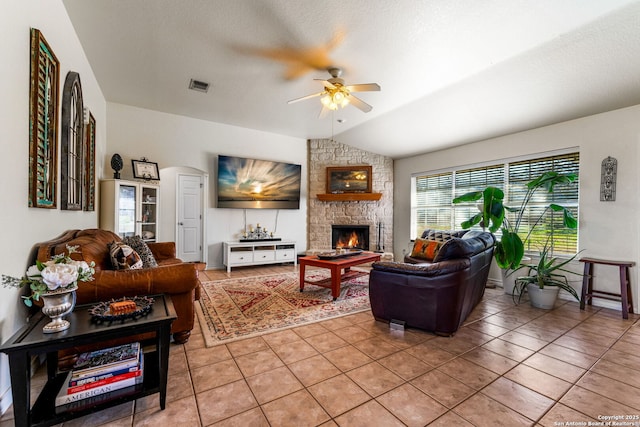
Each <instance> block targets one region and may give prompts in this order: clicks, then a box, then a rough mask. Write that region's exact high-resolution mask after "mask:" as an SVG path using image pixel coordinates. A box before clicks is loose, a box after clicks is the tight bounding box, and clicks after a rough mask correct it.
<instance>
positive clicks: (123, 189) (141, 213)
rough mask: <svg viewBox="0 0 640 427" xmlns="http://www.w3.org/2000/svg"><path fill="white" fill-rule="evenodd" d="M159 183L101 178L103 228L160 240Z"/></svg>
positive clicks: (120, 233)
mask: <svg viewBox="0 0 640 427" xmlns="http://www.w3.org/2000/svg"><path fill="white" fill-rule="evenodd" d="M159 195H160V187H159V186H158V185H155V184H148V183H142V182H136V181H125V180H120V179H105V180H102V181H100V228H103V229H105V230H111V231H113V232H114V233H116V234H118V235H119V236H120V237H123V238H124V237H129V236H134V235H135V236H140V237H142V239H143V240H144V241H146V242H156V241H158V212H159V209H158V207H159Z"/></svg>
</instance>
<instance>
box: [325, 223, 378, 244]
mask: <svg viewBox="0 0 640 427" xmlns="http://www.w3.org/2000/svg"><path fill="white" fill-rule="evenodd" d="M339 248H356V249H365V250H369V249H370V245H369V226H368V225H335V224H334V225H332V226H331V249H339Z"/></svg>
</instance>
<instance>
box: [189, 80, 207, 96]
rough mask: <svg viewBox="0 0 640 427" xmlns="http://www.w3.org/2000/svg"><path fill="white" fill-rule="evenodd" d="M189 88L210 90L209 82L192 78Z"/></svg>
mask: <svg viewBox="0 0 640 427" xmlns="http://www.w3.org/2000/svg"><path fill="white" fill-rule="evenodd" d="M189 89H191V90H197V91H198V92H204V93H207V91H208V90H209V83H207V82H201V81H200V80H194V79H191V81H190V82H189Z"/></svg>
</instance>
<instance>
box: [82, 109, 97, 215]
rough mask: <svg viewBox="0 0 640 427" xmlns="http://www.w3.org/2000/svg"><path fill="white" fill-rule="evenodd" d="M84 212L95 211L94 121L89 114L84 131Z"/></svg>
mask: <svg viewBox="0 0 640 427" xmlns="http://www.w3.org/2000/svg"><path fill="white" fill-rule="evenodd" d="M84 210H85V211H95V210H96V119H95V118H94V117H93V114H91V112H89V119H88V121H87V128H86V130H85V145H84Z"/></svg>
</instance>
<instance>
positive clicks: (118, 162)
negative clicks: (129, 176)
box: [111, 153, 124, 179]
mask: <svg viewBox="0 0 640 427" xmlns="http://www.w3.org/2000/svg"><path fill="white" fill-rule="evenodd" d="M123 166H124V162H123V161H122V156H120V154H118V153H116V154H114V155H113V156H111V169H113V179H120V171H121V170H122V167H123Z"/></svg>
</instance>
